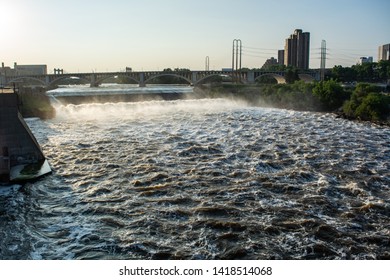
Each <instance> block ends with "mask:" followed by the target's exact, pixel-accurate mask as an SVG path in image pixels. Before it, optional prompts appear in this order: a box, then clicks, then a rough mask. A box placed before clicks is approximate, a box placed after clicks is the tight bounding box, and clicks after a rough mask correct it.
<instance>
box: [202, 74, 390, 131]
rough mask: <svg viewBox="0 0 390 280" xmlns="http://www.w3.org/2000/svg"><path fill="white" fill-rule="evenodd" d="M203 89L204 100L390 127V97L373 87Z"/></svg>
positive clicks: (328, 84) (325, 84) (332, 82)
mask: <svg viewBox="0 0 390 280" xmlns="http://www.w3.org/2000/svg"><path fill="white" fill-rule="evenodd" d="M201 89H202V90H197V92H198V93H199V94H200V95H201V97H212V98H214V97H226V98H239V99H243V100H245V101H247V102H248V103H249V104H251V105H253V106H269V107H276V108H283V109H292V110H300V111H323V112H337V113H338V114H340V115H341V116H343V117H346V118H349V119H360V120H368V121H375V122H381V123H387V124H389V123H390V122H389V121H390V96H389V95H386V94H384V93H382V88H380V87H377V86H373V85H370V84H364V83H362V84H358V86H357V87H356V89H355V90H354V91H350V90H347V89H345V88H343V87H342V86H341V85H340V83H338V82H336V81H335V80H328V81H324V82H314V83H305V82H303V81H295V82H294V83H292V84H262V85H256V86H248V85H234V84H219V85H213V86H211V87H209V88H206V87H201ZM202 95H203V96H202Z"/></svg>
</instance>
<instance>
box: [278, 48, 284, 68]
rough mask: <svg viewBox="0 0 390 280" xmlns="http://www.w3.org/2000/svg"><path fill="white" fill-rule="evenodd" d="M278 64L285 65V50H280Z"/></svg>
mask: <svg viewBox="0 0 390 280" xmlns="http://www.w3.org/2000/svg"><path fill="white" fill-rule="evenodd" d="M278 64H280V65H284V50H278Z"/></svg>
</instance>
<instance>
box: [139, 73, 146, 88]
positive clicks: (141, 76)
mask: <svg viewBox="0 0 390 280" xmlns="http://www.w3.org/2000/svg"><path fill="white" fill-rule="evenodd" d="M138 86H139V87H145V86H146V84H145V73H144V72H140V73H139V84H138Z"/></svg>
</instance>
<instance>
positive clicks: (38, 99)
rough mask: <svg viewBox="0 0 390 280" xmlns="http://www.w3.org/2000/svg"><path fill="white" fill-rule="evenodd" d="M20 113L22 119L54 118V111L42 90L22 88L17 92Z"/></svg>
mask: <svg viewBox="0 0 390 280" xmlns="http://www.w3.org/2000/svg"><path fill="white" fill-rule="evenodd" d="M18 96H19V102H20V107H19V110H20V113H21V114H22V116H23V117H24V118H31V117H38V118H41V119H50V118H54V117H55V109H54V107H53V106H52V105H51V103H50V98H49V97H48V96H47V95H46V90H45V89H44V88H41V87H38V88H27V87H22V88H19V90H18Z"/></svg>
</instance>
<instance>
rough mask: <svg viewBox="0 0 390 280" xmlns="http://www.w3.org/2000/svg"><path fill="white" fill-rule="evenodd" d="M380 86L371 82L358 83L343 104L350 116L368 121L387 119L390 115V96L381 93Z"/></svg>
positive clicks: (344, 110) (346, 113) (344, 109)
mask: <svg viewBox="0 0 390 280" xmlns="http://www.w3.org/2000/svg"><path fill="white" fill-rule="evenodd" d="M380 90H381V89H380V88H379V87H377V86H373V85H370V84H358V85H357V86H356V88H355V90H354V92H353V94H352V96H351V98H350V100H349V101H347V102H346V103H345V104H344V106H343V112H344V114H345V115H346V116H347V117H349V118H359V119H361V120H367V121H385V120H387V119H388V118H389V115H390V97H389V96H386V95H384V94H381V93H379V92H380Z"/></svg>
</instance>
